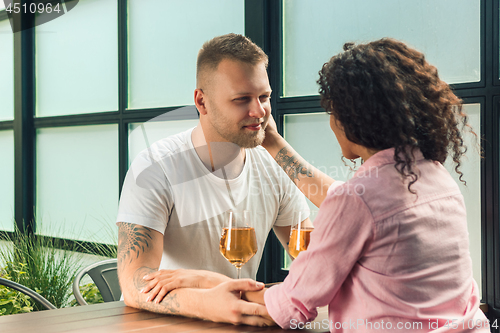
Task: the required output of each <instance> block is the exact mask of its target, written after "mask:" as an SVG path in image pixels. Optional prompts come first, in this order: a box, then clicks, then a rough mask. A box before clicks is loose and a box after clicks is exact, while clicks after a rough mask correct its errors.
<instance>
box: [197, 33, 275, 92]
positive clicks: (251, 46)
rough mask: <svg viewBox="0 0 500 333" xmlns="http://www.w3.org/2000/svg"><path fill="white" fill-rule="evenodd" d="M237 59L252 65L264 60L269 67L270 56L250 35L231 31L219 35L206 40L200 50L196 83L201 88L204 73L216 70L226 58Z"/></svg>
mask: <svg viewBox="0 0 500 333" xmlns="http://www.w3.org/2000/svg"><path fill="white" fill-rule="evenodd" d="M224 59H229V60H236V61H241V62H243V63H248V64H251V65H257V64H259V63H261V62H263V63H264V64H265V66H266V68H267V64H268V61H269V60H268V57H267V55H266V54H265V53H264V51H262V49H261V48H260V47H259V46H257V44H255V43H254V42H252V41H251V40H250V39H249V38H248V37H245V36H243V35H239V34H234V33H230V34H227V35H222V36H217V37H215V38H212V39H211V40H209V41H207V42H205V43H204V44H203V46H202V47H201V49H200V51H199V52H198V60H197V61H196V82H197V83H196V84H197V86H198V88H200V87H199V86H200V84H201V81H202V80H203V79H202V75H203V74H205V73H207V72H210V71H215V70H216V69H217V66H219V63H220V62H221V61H222V60H224Z"/></svg>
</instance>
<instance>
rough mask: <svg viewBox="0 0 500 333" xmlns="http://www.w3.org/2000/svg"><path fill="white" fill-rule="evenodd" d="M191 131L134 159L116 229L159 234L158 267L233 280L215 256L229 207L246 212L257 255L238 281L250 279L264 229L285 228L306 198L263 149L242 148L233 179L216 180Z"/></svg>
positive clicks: (233, 271)
mask: <svg viewBox="0 0 500 333" xmlns="http://www.w3.org/2000/svg"><path fill="white" fill-rule="evenodd" d="M192 131H193V129H190V130H188V131H185V132H182V133H180V134H177V135H173V136H170V137H168V138H165V139H162V140H159V141H157V142H155V143H154V144H153V145H152V146H151V148H150V149H146V150H144V151H142V152H141V153H140V154H139V155H138V156H137V158H136V159H135V160H134V162H133V163H132V165H131V167H130V169H129V171H128V173H127V176H126V178H125V182H124V184H123V189H122V193H121V197H120V206H119V209H118V217H117V223H118V222H127V223H134V224H139V225H142V226H145V227H148V228H151V229H154V230H156V231H158V232H160V233H162V234H163V237H164V243H163V255H162V259H161V264H160V269H178V268H188V269H205V270H210V271H215V272H219V273H222V274H225V275H227V276H230V277H236V269H235V268H234V266H232V265H231V264H230V263H229V262H228V261H227V260H226V259H225V258H224V257H223V256H222V255H221V254H220V252H219V240H220V236H221V231H222V227H223V216H224V212H225V211H227V210H230V209H232V210H249V211H250V212H251V214H252V215H253V218H254V221H256V225H255V226H254V227H255V231H256V236H257V244H258V251H257V254H256V255H255V256H254V257H253V258H251V259H250V260H249V261H248V262H247V263H246V264H245V265H244V266H243V267H242V271H241V277H249V278H253V279H255V276H256V274H257V269H258V267H259V263H260V259H261V257H262V251H263V249H264V245H265V242H266V239H267V235H268V233H269V231H270V230H271V228H272V227H273V226H287V225H290V224H291V220H292V216H293V212H294V210H297V209H307V204H306V201H305V198H304V196H303V194H302V193H301V192H300V191H299V190H298V188H297V187H296V186H295V184H293V182H292V181H291V180H290V179H289V178H288V176H287V175H286V174H285V173H284V171H283V170H282V169H281V168H280V167H279V166H278V164H277V163H276V162H275V161H274V160H273V159H272V157H271V156H270V155H269V154H268V152H267V151H266V150H265V149H264V148H262V147H261V146H258V147H256V148H252V149H246V157H245V165H244V167H243V170H242V171H241V173H240V175H238V176H237V177H236V178H234V179H229V180H225V179H223V178H219V177H217V176H216V175H214V174H213V173H211V172H210V171H209V170H208V169H207V168H206V167H205V165H204V164H203V163H202V161H201V160H200V158H199V156H198V154H197V153H196V151H195V149H194V147H193V143H192V141H191V133H192Z"/></svg>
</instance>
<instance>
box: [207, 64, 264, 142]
mask: <svg viewBox="0 0 500 333" xmlns="http://www.w3.org/2000/svg"><path fill="white" fill-rule="evenodd" d="M204 93H205V96H206V97H207V119H208V122H209V124H210V125H211V127H212V129H213V131H212V132H213V134H214V136H213V137H212V139H214V138H215V139H217V140H219V141H227V142H232V143H235V144H237V145H238V146H240V147H243V148H253V147H256V146H258V145H260V144H261V143H262V141H263V140H264V135H265V133H264V129H265V128H266V126H267V121H268V118H269V115H270V114H271V102H270V97H271V87H270V85H269V79H268V77H267V71H266V67H265V65H264V63H259V64H257V65H251V64H246V63H242V62H239V61H233V60H228V59H225V60H222V61H221V62H220V64H219V66H218V67H217V70H216V71H215V72H213V73H212V78H211V80H210V84H209V85H208V87H207V88H206V89H205V90H204Z"/></svg>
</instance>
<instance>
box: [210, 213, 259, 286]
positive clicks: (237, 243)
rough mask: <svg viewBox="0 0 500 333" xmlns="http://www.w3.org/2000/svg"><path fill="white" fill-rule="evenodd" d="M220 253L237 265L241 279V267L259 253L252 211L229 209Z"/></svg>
mask: <svg viewBox="0 0 500 333" xmlns="http://www.w3.org/2000/svg"><path fill="white" fill-rule="evenodd" d="M219 249H220V253H221V254H222V255H223V256H224V258H226V259H227V260H228V261H229V262H230V263H231V264H233V265H234V266H235V267H236V276H237V278H238V279H239V278H240V275H241V267H242V266H243V265H244V264H246V263H247V261H248V260H250V258H252V257H253V256H254V255H255V254H256V253H257V237H256V236H255V228H254V226H253V223H252V218H251V215H250V211H247V210H243V211H233V210H230V211H227V212H225V213H224V227H223V228H222V235H221V238H220V244H219Z"/></svg>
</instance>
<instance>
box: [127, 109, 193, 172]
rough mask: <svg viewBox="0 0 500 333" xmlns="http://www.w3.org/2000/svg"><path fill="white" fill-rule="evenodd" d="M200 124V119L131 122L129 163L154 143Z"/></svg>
mask: <svg viewBox="0 0 500 333" xmlns="http://www.w3.org/2000/svg"><path fill="white" fill-rule="evenodd" d="M196 124H198V119H189V120H171V121H158V122H153V121H148V122H146V123H132V124H129V137H128V147H129V148H128V158H129V162H128V165H129V166H130V164H132V161H133V160H134V158H135V157H136V156H137V155H138V154H139V153H140V152H141V151H142V150H144V149H146V148H148V147H149V146H151V144H152V143H154V142H156V141H158V140H160V139H163V138H166V137H168V136H170V135H174V134H177V133H180V132H183V131H185V130H188V129H190V128H193V127H195V126H196Z"/></svg>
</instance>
